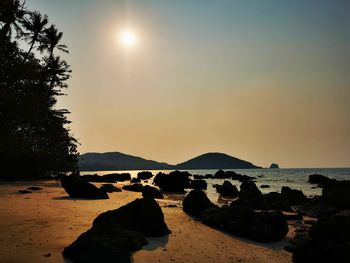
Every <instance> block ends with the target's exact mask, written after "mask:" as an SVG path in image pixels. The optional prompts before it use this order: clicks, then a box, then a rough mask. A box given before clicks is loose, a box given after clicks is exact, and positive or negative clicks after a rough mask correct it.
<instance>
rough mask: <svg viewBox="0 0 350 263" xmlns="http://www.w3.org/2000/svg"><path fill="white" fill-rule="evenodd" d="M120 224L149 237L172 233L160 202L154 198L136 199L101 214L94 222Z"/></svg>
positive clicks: (95, 224)
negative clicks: (165, 220)
mask: <svg viewBox="0 0 350 263" xmlns="http://www.w3.org/2000/svg"><path fill="white" fill-rule="evenodd" d="M115 225H119V226H120V227H122V228H126V229H129V230H135V231H139V232H141V233H142V234H144V235H145V236H147V237H160V236H164V235H167V234H169V233H170V230H169V229H168V227H167V225H166V223H165V222H164V215H163V212H162V209H161V208H160V206H159V205H158V203H157V202H156V201H155V200H154V199H152V198H142V199H136V200H134V201H133V202H131V203H129V204H127V205H125V206H122V207H120V208H118V209H116V210H110V211H107V212H105V213H102V214H100V215H99V216H98V217H96V218H95V220H94V222H93V226H94V227H98V226H103V227H106V228H107V229H108V228H109V227H111V228H113V226H115Z"/></svg>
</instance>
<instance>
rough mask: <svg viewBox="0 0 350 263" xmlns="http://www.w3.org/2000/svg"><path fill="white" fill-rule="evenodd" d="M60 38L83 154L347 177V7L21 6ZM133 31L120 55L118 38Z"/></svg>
mask: <svg viewBox="0 0 350 263" xmlns="http://www.w3.org/2000/svg"><path fill="white" fill-rule="evenodd" d="M27 5H28V7H29V8H30V9H34V10H39V11H40V12H43V13H46V14H48V16H49V18H50V22H51V23H54V24H56V25H57V27H58V28H59V29H60V30H61V31H63V32H64V39H63V42H64V43H65V44H67V45H68V47H69V50H70V54H68V55H64V57H65V58H66V60H67V62H68V63H69V64H70V65H71V66H72V70H73V73H72V78H71V80H70V81H69V89H68V90H67V94H68V96H65V97H64V98H61V99H60V103H59V107H64V108H67V109H69V110H70V111H71V112H72V114H71V115H70V119H71V120H72V121H73V123H72V124H71V129H72V131H73V133H74V134H75V136H76V137H77V138H78V139H79V141H80V143H81V146H80V147H79V150H80V152H81V153H84V152H90V151H94V152H105V151H120V152H124V153H129V154H133V155H139V156H142V157H145V158H148V159H155V160H158V161H164V162H168V163H172V164H175V163H178V162H182V161H184V160H186V159H188V158H192V157H194V156H196V155H199V154H202V153H205V152H212V151H214V152H224V153H227V154H230V155H233V156H236V157H238V158H242V159H246V160H248V161H251V162H253V163H254V164H256V165H260V166H269V165H270V163H271V162H277V163H279V164H280V166H282V167H350V49H349V47H350V2H349V1H345V0H344V1H323V0H317V1H311V0H299V1H280V0H267V1H259V0H255V1H253V0H252V1H242V0H240V1H238V0H237V1H224V0H223V1H209V0H203V1H161V0H143V1H112V0H104V1H92V0H79V1H78V0H74V1H69V0H60V1H47V0H28V1H27ZM125 27H131V28H133V29H134V30H135V32H136V34H137V36H138V38H139V43H138V44H137V45H136V46H135V47H134V48H132V49H130V50H129V51H126V50H125V49H124V48H122V47H121V46H120V43H118V41H117V38H118V32H120V30H122V29H123V28H125Z"/></svg>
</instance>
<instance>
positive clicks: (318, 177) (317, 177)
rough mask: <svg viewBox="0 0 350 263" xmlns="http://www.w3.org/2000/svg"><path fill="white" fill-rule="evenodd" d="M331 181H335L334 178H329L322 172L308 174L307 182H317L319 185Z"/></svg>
mask: <svg viewBox="0 0 350 263" xmlns="http://www.w3.org/2000/svg"><path fill="white" fill-rule="evenodd" d="M332 181H335V180H334V179H330V178H328V177H326V176H324V175H322V174H310V175H309V183H310V184H318V185H319V186H323V185H326V184H328V183H330V182H332Z"/></svg>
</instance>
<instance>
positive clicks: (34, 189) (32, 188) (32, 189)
mask: <svg viewBox="0 0 350 263" xmlns="http://www.w3.org/2000/svg"><path fill="white" fill-rule="evenodd" d="M27 189H28V190H31V191H38V190H43V189H42V188H41V187H37V186H31V187H27Z"/></svg>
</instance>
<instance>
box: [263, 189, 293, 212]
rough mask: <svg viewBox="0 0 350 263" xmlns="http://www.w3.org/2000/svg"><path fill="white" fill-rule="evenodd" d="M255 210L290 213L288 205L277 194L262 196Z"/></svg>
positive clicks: (271, 193)
mask: <svg viewBox="0 0 350 263" xmlns="http://www.w3.org/2000/svg"><path fill="white" fill-rule="evenodd" d="M257 208H259V209H264V210H283V211H292V208H291V207H290V203H289V202H288V201H287V200H286V199H284V198H283V196H282V194H280V193H277V192H270V193H267V194H264V195H263V197H262V198H261V200H260V202H259V205H258V207H257Z"/></svg>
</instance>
